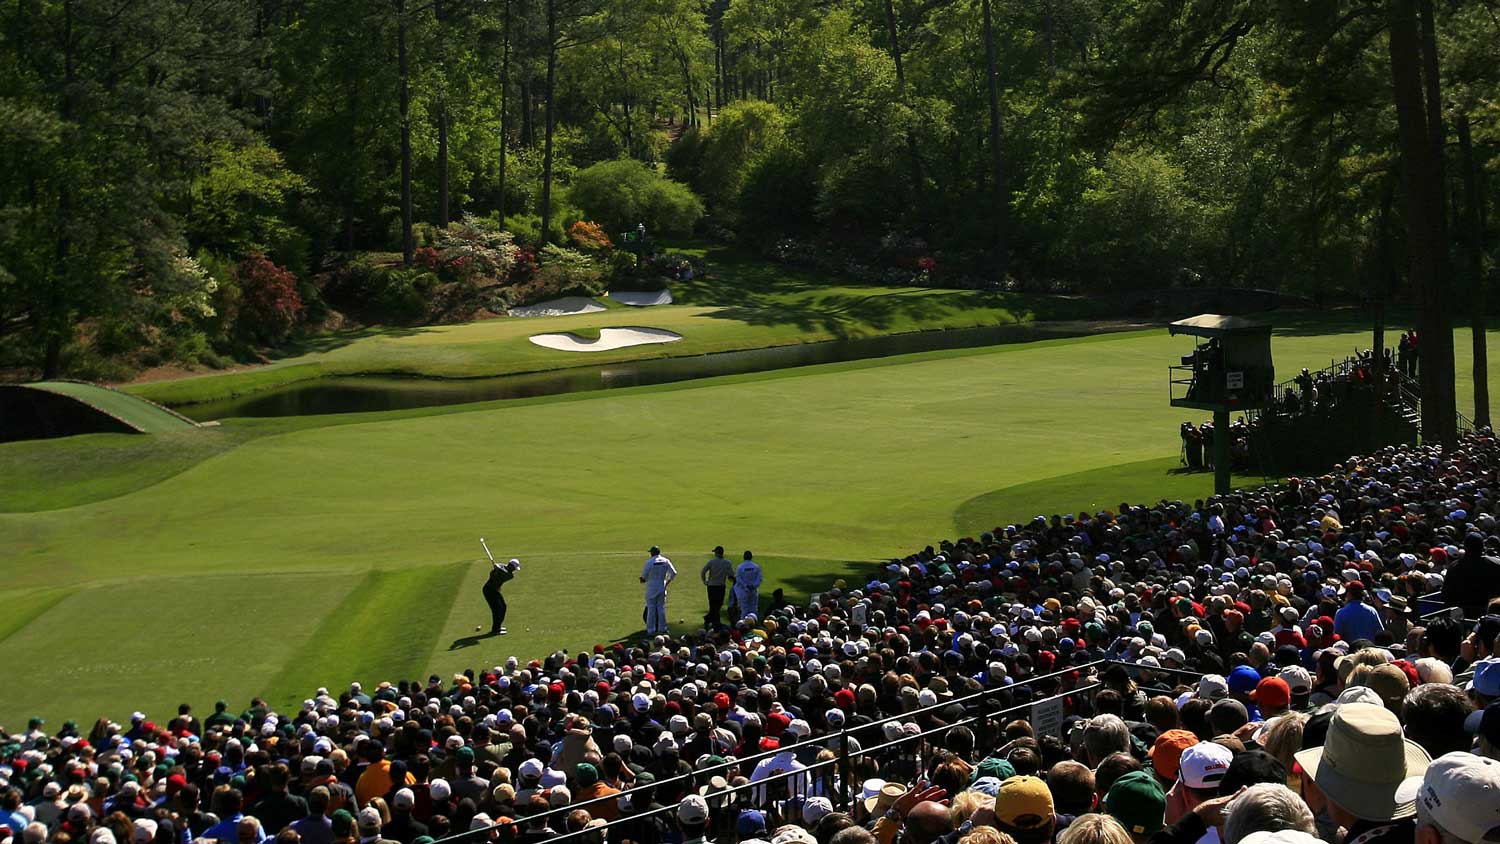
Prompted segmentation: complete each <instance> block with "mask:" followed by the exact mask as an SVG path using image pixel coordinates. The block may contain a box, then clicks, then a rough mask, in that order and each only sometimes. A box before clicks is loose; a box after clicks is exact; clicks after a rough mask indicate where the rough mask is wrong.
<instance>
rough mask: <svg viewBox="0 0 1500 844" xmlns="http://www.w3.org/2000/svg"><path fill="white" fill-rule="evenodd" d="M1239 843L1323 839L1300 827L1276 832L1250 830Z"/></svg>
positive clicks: (1319, 842)
mask: <svg viewBox="0 0 1500 844" xmlns="http://www.w3.org/2000/svg"><path fill="white" fill-rule="evenodd" d="M1240 844H1323V839H1321V838H1319V837H1317V836H1316V835H1310V834H1308V833H1306V832H1303V831H1302V830H1300V829H1282V830H1277V831H1276V832H1264V831H1262V832H1252V833H1250V834H1249V835H1247V836H1245V837H1244V838H1241V839H1240Z"/></svg>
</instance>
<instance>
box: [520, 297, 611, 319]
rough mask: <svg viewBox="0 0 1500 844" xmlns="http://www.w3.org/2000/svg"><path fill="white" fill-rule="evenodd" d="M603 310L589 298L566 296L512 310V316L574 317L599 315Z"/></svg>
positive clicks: (602, 307) (601, 306)
mask: <svg viewBox="0 0 1500 844" xmlns="http://www.w3.org/2000/svg"><path fill="white" fill-rule="evenodd" d="M602 310H604V306H603V305H601V304H599V303H598V302H595V301H594V300H593V299H590V298H588V297H587V296H564V297H562V298H561V299H548V300H547V301H545V302H537V303H536V304H535V305H522V306H521V307H519V308H511V309H510V315H511V316H513V317H538V316H572V315H573V314H592V313H598V312H599V311H602Z"/></svg>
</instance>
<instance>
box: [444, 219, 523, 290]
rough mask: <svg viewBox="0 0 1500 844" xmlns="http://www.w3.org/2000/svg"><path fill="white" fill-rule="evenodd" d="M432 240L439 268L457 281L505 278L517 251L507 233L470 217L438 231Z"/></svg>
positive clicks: (490, 223)
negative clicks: (435, 241)
mask: <svg viewBox="0 0 1500 844" xmlns="http://www.w3.org/2000/svg"><path fill="white" fill-rule="evenodd" d="M436 240H437V251H438V253H439V255H440V256H441V258H442V261H443V267H444V268H445V269H446V270H447V271H448V272H450V273H451V274H452V275H454V276H455V277H456V278H457V279H458V280H460V281H465V280H471V279H473V278H475V277H479V276H483V277H488V278H496V279H505V278H507V277H509V275H510V273H511V269H512V268H513V267H514V266H515V263H516V255H517V253H518V252H519V251H520V247H518V246H516V243H515V238H513V237H512V236H511V234H510V232H507V231H501V230H500V229H499V228H498V227H497V226H496V225H495V224H494V223H492V222H490V221H488V220H484V219H481V218H479V217H475V216H474V215H473V214H465V215H464V217H463V219H462V220H459V221H458V222H456V223H452V224H450V225H449V226H448V228H446V229H444V230H443V231H440V232H438V233H437V238H436Z"/></svg>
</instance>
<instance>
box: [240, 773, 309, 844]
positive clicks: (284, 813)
mask: <svg viewBox="0 0 1500 844" xmlns="http://www.w3.org/2000/svg"><path fill="white" fill-rule="evenodd" d="M261 773H262V775H264V777H265V781H266V786H267V787H268V788H269V791H267V792H266V794H265V796H264V797H261V798H260V800H257V801H256V803H255V805H254V806H252V807H250V814H252V815H254V816H256V817H257V818H259V819H260V822H261V824H262V825H264V826H265V828H266V831H267V832H269V833H271V834H272V835H274V834H276V833H278V832H280V831H281V830H283V829H285V828H286V827H287V826H288V825H289V824H291V823H292V822H293V821H298V820H301V819H302V818H304V817H306V816H307V811H308V809H307V801H306V800H304V799H303V798H301V797H298V796H297V795H295V794H288V793H287V783H288V781H289V779H290V772H289V771H288V770H287V767H286V765H285V764H283V763H280V762H278V763H276V764H274V765H267V766H266V767H264V768H262V769H261ZM257 779H259V777H257Z"/></svg>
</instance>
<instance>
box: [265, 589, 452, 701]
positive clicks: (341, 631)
mask: <svg viewBox="0 0 1500 844" xmlns="http://www.w3.org/2000/svg"><path fill="white" fill-rule="evenodd" d="M465 568H466V564H461V563H457V564H451V565H436V566H413V567H411V568H404V569H372V570H370V571H367V572H365V573H364V574H363V575H362V576H361V577H360V582H359V584H358V585H357V586H355V587H354V589H353V590H351V591H350V592H349V594H348V595H347V596H346V597H345V598H344V600H343V601H342V602H340V603H339V605H338V606H337V607H335V608H334V609H333V610H332V611H330V612H329V613H328V614H327V615H325V616H324V617H323V620H322V622H321V623H320V624H319V625H318V629H317V631H316V632H315V633H314V634H313V635H312V636H311V637H309V638H308V640H307V642H306V644H304V645H303V646H302V648H301V649H299V650H298V651H297V652H296V653H294V654H291V655H290V656H289V657H288V659H287V662H286V665H285V666H284V667H283V668H282V670H281V672H280V673H279V674H278V675H277V676H276V678H275V679H274V680H273V681H272V682H271V689H270V693H269V695H268V696H267V697H268V699H269V700H271V701H272V703H273V704H274V705H277V706H285V707H291V708H292V709H295V706H296V703H297V702H298V701H301V700H302V699H304V698H306V697H308V696H309V695H310V694H311V693H312V692H313V690H315V689H316V688H318V687H319V686H328V687H329V689H330V691H332V690H333V686H334V685H336V684H339V683H347V682H350V681H354V680H360V681H362V682H364V683H365V684H366V685H367V686H369V687H371V688H373V687H374V684H375V683H376V682H377V681H380V680H386V679H389V680H395V679H398V678H407V679H411V678H417V675H418V674H422V673H423V672H425V670H426V669H427V666H428V664H429V662H430V659H429V656H430V654H431V653H432V646H433V642H434V641H435V640H436V638H437V636H438V631H440V630H441V629H442V628H443V625H444V623H445V622H446V621H447V619H448V615H449V610H450V605H451V603H452V601H453V598H454V596H455V595H456V594H457V587H458V584H459V582H460V581H461V580H462V579H463V573H464V570H465ZM283 711H285V710H283Z"/></svg>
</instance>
